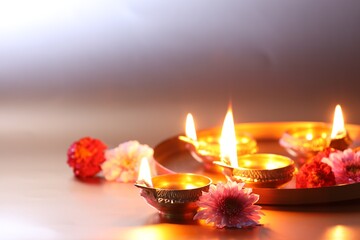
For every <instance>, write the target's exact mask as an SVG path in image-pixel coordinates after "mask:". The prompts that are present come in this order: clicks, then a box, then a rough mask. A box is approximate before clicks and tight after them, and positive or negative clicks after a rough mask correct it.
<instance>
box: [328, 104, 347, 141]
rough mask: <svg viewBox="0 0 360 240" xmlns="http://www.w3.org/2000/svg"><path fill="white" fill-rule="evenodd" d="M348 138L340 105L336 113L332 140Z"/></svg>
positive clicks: (337, 106)
mask: <svg viewBox="0 0 360 240" xmlns="http://www.w3.org/2000/svg"><path fill="white" fill-rule="evenodd" d="M344 136H346V129H345V124H344V117H343V113H342V110H341V107H340V105H339V104H338V105H336V108H335V113H334V121H333V126H332V131H331V139H336V138H341V137H344Z"/></svg>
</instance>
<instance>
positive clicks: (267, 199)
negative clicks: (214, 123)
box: [154, 122, 360, 205]
mask: <svg viewBox="0 0 360 240" xmlns="http://www.w3.org/2000/svg"><path fill="white" fill-rule="evenodd" d="M323 124H324V123H319V122H270V123H269V122H267V123H242V124H237V125H236V131H237V132H241V131H245V132H249V133H250V134H252V135H253V137H254V138H255V139H256V140H257V142H258V146H259V151H258V152H259V153H275V154H281V155H285V156H288V157H291V156H289V154H288V153H287V152H286V151H285V149H283V148H282V147H281V146H280V145H279V143H278V142H279V139H280V137H281V136H282V134H283V133H284V132H285V131H286V130H287V129H289V128H297V127H307V126H309V127H311V126H317V125H323ZM346 128H347V130H348V132H349V135H350V137H351V138H352V139H353V146H359V145H360V125H352V124H348V125H346ZM220 131H221V129H220V128H212V129H205V130H201V131H198V135H199V136H201V135H214V136H218V135H219V134H220ZM154 150H155V151H154V157H155V159H156V161H157V162H158V163H159V165H158V170H159V172H160V173H166V172H171V171H174V172H190V173H196V174H202V175H205V176H208V177H210V178H211V179H212V180H213V182H215V183H216V182H219V181H226V180H225V177H224V176H223V175H222V174H221V173H210V172H206V171H204V168H203V166H202V164H200V163H199V162H197V161H196V160H194V159H193V158H192V157H191V155H190V153H189V152H188V151H187V150H186V148H185V143H184V142H182V141H180V140H178V136H174V137H172V138H169V139H166V140H164V141H163V142H161V143H159V144H158V145H157V146H156V147H155V149H154ZM294 160H295V161H296V159H294ZM253 192H255V193H257V194H259V195H260V199H259V202H258V203H259V204H263V205H303V204H316V203H331V202H340V201H346V200H353V199H360V183H353V184H345V185H336V186H331V187H323V188H307V189H296V188H293V187H292V184H291V183H289V184H287V185H285V186H283V187H281V188H253Z"/></svg>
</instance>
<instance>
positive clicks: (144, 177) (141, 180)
mask: <svg viewBox="0 0 360 240" xmlns="http://www.w3.org/2000/svg"><path fill="white" fill-rule="evenodd" d="M136 182H137V183H138V184H141V185H145V186H147V187H152V186H153V184H152V181H151V171H150V166H149V161H148V159H147V158H146V157H143V158H142V159H141V163H140V169H139V175H138V179H137V181H136Z"/></svg>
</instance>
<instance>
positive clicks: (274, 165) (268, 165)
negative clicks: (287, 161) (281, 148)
mask: <svg viewBox="0 0 360 240" xmlns="http://www.w3.org/2000/svg"><path fill="white" fill-rule="evenodd" d="M279 167H280V166H279V164H278V163H277V162H270V161H269V162H268V163H266V166H265V169H269V170H270V169H276V168H279Z"/></svg>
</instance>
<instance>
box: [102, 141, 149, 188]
mask: <svg viewBox="0 0 360 240" xmlns="http://www.w3.org/2000/svg"><path fill="white" fill-rule="evenodd" d="M153 153H154V150H153V149H152V148H151V147H149V146H148V145H145V144H140V143H139V142H138V141H128V142H125V143H122V144H120V145H119V146H118V147H116V148H113V149H110V150H107V151H106V152H105V159H106V161H105V162H104V163H103V164H102V165H101V168H102V170H103V173H104V176H105V178H106V180H108V181H118V182H135V181H136V179H137V177H138V173H139V168H140V162H141V159H142V158H143V157H146V158H148V159H149V162H150V165H151V166H152V165H153V164H152V163H153ZM152 172H153V176H154V175H155V170H154V166H152Z"/></svg>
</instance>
